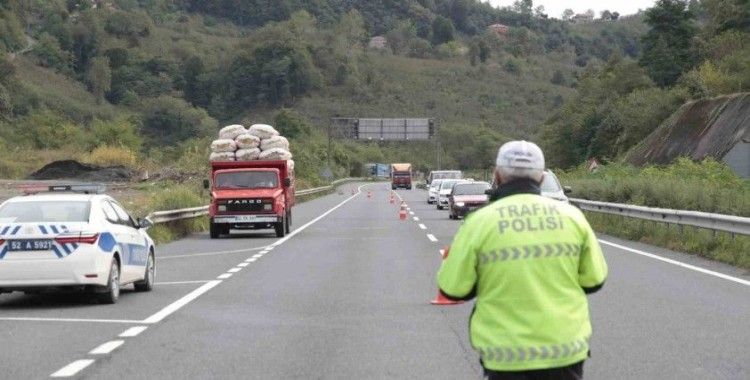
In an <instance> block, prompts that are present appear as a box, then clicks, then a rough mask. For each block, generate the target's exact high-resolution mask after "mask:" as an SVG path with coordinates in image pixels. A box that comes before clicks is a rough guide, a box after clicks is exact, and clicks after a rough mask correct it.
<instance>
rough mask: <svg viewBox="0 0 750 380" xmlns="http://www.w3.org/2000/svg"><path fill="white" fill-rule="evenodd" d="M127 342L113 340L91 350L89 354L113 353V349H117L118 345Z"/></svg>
mask: <svg viewBox="0 0 750 380" xmlns="http://www.w3.org/2000/svg"><path fill="white" fill-rule="evenodd" d="M123 343H125V341H124V340H113V341H111V342H107V343H104V344H102V345H101V346H99V347H97V348H95V349H93V350H91V352H89V354H91V355H107V354H110V353H112V351H114V350H116V349H117V348H118V347H120V346H122V344H123Z"/></svg>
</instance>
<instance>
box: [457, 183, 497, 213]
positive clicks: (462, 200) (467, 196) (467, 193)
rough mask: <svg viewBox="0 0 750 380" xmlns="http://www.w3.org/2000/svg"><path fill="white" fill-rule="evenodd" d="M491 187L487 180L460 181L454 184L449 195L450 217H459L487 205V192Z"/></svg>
mask: <svg viewBox="0 0 750 380" xmlns="http://www.w3.org/2000/svg"><path fill="white" fill-rule="evenodd" d="M489 189H490V184H489V183H487V182H458V183H456V184H455V185H454V186H453V190H452V191H451V195H450V197H448V209H449V210H450V213H449V215H448V216H449V217H450V218H451V219H458V218H461V217H464V216H466V215H467V214H468V213H470V212H472V211H474V210H476V209H478V208H480V207H482V206H484V205H486V204H487V203H488V202H489V197H488V196H487V194H486V192H487V190H489Z"/></svg>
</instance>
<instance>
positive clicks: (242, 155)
mask: <svg viewBox="0 0 750 380" xmlns="http://www.w3.org/2000/svg"><path fill="white" fill-rule="evenodd" d="M234 155H235V156H236V157H237V161H253V160H257V159H258V157H260V149H258V148H250V149H240V150H238V151H237V152H235V153H234Z"/></svg>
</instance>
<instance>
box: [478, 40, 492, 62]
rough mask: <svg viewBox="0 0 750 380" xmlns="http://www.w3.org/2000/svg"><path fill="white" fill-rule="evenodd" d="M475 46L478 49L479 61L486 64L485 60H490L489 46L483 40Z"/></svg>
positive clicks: (490, 51)
mask: <svg viewBox="0 0 750 380" xmlns="http://www.w3.org/2000/svg"><path fill="white" fill-rule="evenodd" d="M477 45H478V47H479V60H480V61H481V62H482V63H486V62H487V60H488V59H490V55H491V54H492V50H490V46H489V45H488V44H487V42H485V41H484V40H479V43H478V44H477Z"/></svg>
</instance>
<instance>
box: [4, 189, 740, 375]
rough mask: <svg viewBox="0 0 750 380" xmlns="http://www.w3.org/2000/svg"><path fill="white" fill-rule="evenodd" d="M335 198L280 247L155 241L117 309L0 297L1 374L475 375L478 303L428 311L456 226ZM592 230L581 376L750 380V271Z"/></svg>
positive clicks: (305, 217) (414, 207)
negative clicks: (137, 284)
mask: <svg viewBox="0 0 750 380" xmlns="http://www.w3.org/2000/svg"><path fill="white" fill-rule="evenodd" d="M355 188H361V189H362V192H357V194H355V195H352V194H351V191H352V189H355ZM343 190H344V191H343V193H337V194H332V195H329V196H326V197H323V198H319V199H316V200H313V201H310V202H306V203H303V204H300V205H298V206H297V207H295V210H294V226H293V227H294V230H295V232H294V233H293V234H292V235H289V236H288V237H286V238H283V239H277V238H275V237H274V236H273V234H272V233H271V231H268V232H265V231H259V232H253V233H249V234H245V235H236V236H233V237H231V238H226V239H221V240H210V239H209V238H208V236H207V235H206V234H200V235H195V236H192V237H190V238H187V239H183V240H180V241H177V242H174V243H172V244H168V245H164V246H160V247H158V251H157V255H158V258H157V286H156V289H155V290H154V291H153V292H151V293H145V294H144V293H134V292H125V293H124V294H123V295H122V297H121V299H120V302H119V303H118V304H116V305H98V304H95V303H93V302H91V301H90V300H89V299H88V297H87V296H85V295H79V294H62V295H61V294H52V295H23V294H19V293H14V294H11V295H2V296H0V341H2V345H0V357H2V360H1V361H0V363H1V364H0V378H2V379H43V378H49V377H50V376H55V377H66V376H67V377H72V378H87V379H100V378H107V379H232V378H240V379H479V378H481V368H480V367H479V363H478V356H477V355H476V354H475V353H474V352H473V351H472V350H471V348H470V346H469V343H468V331H467V319H468V315H469V313H470V311H471V307H472V305H471V303H466V304H463V305H458V306H448V307H445V306H443V307H438V306H432V305H430V304H429V300H430V299H432V298H434V296H435V294H436V290H437V289H436V285H435V273H436V271H437V269H438V267H439V265H440V255H439V252H438V251H439V249H440V248H442V247H444V246H446V245H449V244H450V241H451V238H452V236H453V235H454V234H455V232H456V230H457V229H458V226H459V225H460V222H457V221H452V220H449V219H448V214H447V212H446V211H438V210H436V209H435V207H434V206H431V205H428V204H427V203H426V202H425V200H426V193H425V192H424V191H420V190H412V191H398V194H399V197H403V198H404V200H405V201H406V202H407V203H408V205H409V208H410V210H409V212H410V213H409V215H408V218H407V220H405V221H402V220H399V217H398V202H399V201H398V199H397V200H396V202H395V204H391V203H390V202H389V200H388V193H389V191H390V187H389V185H388V184H382V183H380V184H362V185H345V186H344V187H343ZM368 191H369V192H371V197H368V196H367V193H368ZM600 238H601V239H602V241H603V242H604V243H603V244H604V245H603V247H604V248H605V255H606V258H607V261H608V264H609V268H610V277H609V279H608V281H607V283H606V285H605V287H604V289H603V290H602V291H600V292H599V293H596V294H594V295H592V296H591V297H590V307H591V314H592V318H593V324H594V337H593V340H592V343H591V346H592V358H591V359H590V360H589V361H587V363H586V368H585V372H586V377H587V378H588V379H748V378H750V350H748V348H747V343H748V342H750V275H748V274H747V273H744V272H742V271H739V270H737V269H735V268H732V267H729V266H724V265H720V264H717V263H714V262H710V261H706V260H702V259H700V258H697V257H694V256H689V255H684V254H680V253H677V252H671V251H666V250H663V249H659V248H655V247H651V246H646V245H642V244H636V243H631V242H627V241H622V240H618V239H614V238H610V237H605V236H601V237H600Z"/></svg>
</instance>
